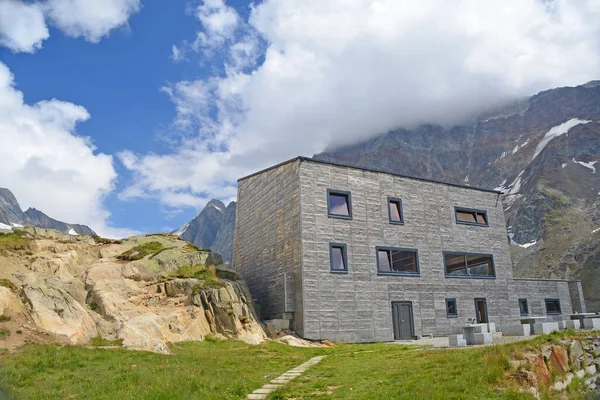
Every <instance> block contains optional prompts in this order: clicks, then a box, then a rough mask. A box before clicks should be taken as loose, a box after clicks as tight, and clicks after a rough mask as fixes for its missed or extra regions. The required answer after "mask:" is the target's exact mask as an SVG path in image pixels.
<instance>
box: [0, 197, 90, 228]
mask: <svg viewBox="0 0 600 400" xmlns="http://www.w3.org/2000/svg"><path fill="white" fill-rule="evenodd" d="M0 224H3V225H6V226H9V227H12V226H19V225H33V226H36V227H38V228H46V229H56V230H58V231H61V232H63V233H70V234H79V235H95V234H96V233H95V232H94V231H93V230H92V229H91V228H90V227H88V226H86V225H79V224H68V223H66V222H62V221H58V220H55V219H54V218H51V217H49V216H48V215H46V214H44V213H43V212H42V211H40V210H38V209H36V208H34V207H30V208H28V209H27V211H25V212H23V211H22V210H21V206H20V205H19V202H18V201H17V198H16V197H15V196H14V195H13V193H12V192H11V191H10V190H8V189H6V188H0Z"/></svg>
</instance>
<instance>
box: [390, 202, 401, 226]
mask: <svg viewBox="0 0 600 400" xmlns="http://www.w3.org/2000/svg"><path fill="white" fill-rule="evenodd" d="M388 213H389V217H390V224H403V223H404V218H403V216H402V200H401V199H397V198H394V197H388Z"/></svg>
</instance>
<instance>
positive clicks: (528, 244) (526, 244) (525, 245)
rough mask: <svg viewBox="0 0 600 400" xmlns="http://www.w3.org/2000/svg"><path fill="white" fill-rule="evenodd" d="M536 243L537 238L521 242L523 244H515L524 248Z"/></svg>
mask: <svg viewBox="0 0 600 400" xmlns="http://www.w3.org/2000/svg"><path fill="white" fill-rule="evenodd" d="M536 243H537V240H534V241H533V242H529V243H523V244H517V245H518V246H520V247H522V248H524V249H526V248H528V247H531V246H533V245H534V244H536Z"/></svg>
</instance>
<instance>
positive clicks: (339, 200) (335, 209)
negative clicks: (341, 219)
mask: <svg viewBox="0 0 600 400" xmlns="http://www.w3.org/2000/svg"><path fill="white" fill-rule="evenodd" d="M329 210H330V211H329V212H330V213H331V214H336V215H344V216H350V208H349V207H348V195H345V194H337V193H330V194H329Z"/></svg>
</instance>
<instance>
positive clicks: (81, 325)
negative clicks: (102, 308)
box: [20, 285, 98, 344]
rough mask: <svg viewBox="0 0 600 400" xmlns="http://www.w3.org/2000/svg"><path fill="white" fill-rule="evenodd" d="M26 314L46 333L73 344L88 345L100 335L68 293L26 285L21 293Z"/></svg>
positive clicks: (85, 311) (86, 313)
mask: <svg viewBox="0 0 600 400" xmlns="http://www.w3.org/2000/svg"><path fill="white" fill-rule="evenodd" d="M20 296H21V299H22V300H23V303H24V304H25V308H26V314H27V315H28V316H29V317H30V318H31V319H32V320H33V321H34V322H35V324H36V325H37V326H38V327H39V328H41V329H43V330H45V331H46V332H49V333H52V334H54V335H57V336H59V337H61V338H64V339H66V340H67V341H68V342H69V343H70V344H83V343H87V342H88V341H89V340H90V339H91V338H93V337H95V336H96V335H97V334H98V331H97V329H96V324H95V323H94V320H93V319H92V317H91V316H90V315H89V313H88V312H87V310H86V309H85V308H84V306H83V305H82V304H81V303H79V302H78V301H77V300H75V299H74V298H73V297H72V296H71V295H70V294H69V293H68V292H67V291H66V290H64V289H61V288H57V287H52V286H47V285H25V286H24V287H23V288H22V289H21V292H20Z"/></svg>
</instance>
